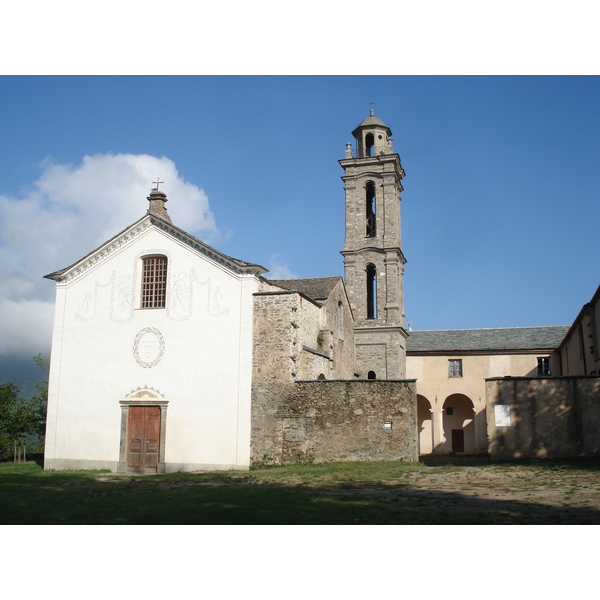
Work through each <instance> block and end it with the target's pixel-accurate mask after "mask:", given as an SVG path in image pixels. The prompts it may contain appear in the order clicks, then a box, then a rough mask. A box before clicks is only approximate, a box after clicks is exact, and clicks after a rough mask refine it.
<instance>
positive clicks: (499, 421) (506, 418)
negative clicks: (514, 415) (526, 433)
mask: <svg viewBox="0 0 600 600" xmlns="http://www.w3.org/2000/svg"><path fill="white" fill-rule="evenodd" d="M494 425H496V427H510V406H509V405H508V404H496V406H494Z"/></svg>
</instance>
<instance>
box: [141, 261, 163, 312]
mask: <svg viewBox="0 0 600 600" xmlns="http://www.w3.org/2000/svg"><path fill="white" fill-rule="evenodd" d="M142 264H143V266H142V308H164V307H165V304H166V298H167V257H166V256H151V257H148V258H144V259H143V263H142Z"/></svg>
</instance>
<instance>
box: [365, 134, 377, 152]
mask: <svg viewBox="0 0 600 600" xmlns="http://www.w3.org/2000/svg"><path fill="white" fill-rule="evenodd" d="M374 145H375V138H374V136H373V134H372V133H367V136H366V137H365V146H366V148H365V150H366V152H365V155H366V156H372V154H371V153H372V151H373V146H374Z"/></svg>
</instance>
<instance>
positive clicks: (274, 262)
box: [265, 254, 298, 279]
mask: <svg viewBox="0 0 600 600" xmlns="http://www.w3.org/2000/svg"><path fill="white" fill-rule="evenodd" d="M265 277H268V278H269V279H298V275H296V273H292V272H291V271H290V269H289V267H288V266H287V265H282V264H280V263H279V254H273V256H271V258H270V259H269V272H268V273H267V274H266V275H265Z"/></svg>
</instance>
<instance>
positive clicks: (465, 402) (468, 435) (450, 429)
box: [442, 394, 478, 454]
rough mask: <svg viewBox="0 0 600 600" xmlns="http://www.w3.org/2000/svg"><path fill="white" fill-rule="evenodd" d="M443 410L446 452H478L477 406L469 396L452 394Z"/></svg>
mask: <svg viewBox="0 0 600 600" xmlns="http://www.w3.org/2000/svg"><path fill="white" fill-rule="evenodd" d="M442 410H443V426H444V452H454V453H459V454H476V453H477V451H478V450H477V444H476V442H475V420H474V416H475V407H474V405H473V402H472V401H471V399H470V398H469V397H468V396H465V395H464V394H452V395H451V396H448V398H446V401H445V402H444V405H443V407H442Z"/></svg>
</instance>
